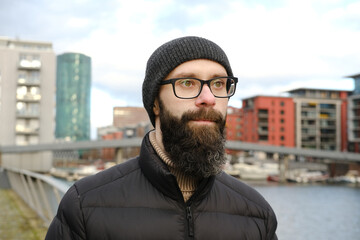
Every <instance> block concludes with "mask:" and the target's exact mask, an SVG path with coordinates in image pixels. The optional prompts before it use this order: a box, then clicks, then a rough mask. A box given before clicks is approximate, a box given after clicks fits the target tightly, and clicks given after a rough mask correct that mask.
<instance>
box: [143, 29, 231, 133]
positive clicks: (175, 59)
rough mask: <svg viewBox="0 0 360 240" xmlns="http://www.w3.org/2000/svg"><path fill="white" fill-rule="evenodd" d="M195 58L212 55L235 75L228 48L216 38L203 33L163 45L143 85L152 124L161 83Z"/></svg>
mask: <svg viewBox="0 0 360 240" xmlns="http://www.w3.org/2000/svg"><path fill="white" fill-rule="evenodd" d="M194 59H209V60H212V61H215V62H218V63H220V64H221V65H222V66H223V67H224V68H225V70H226V71H227V74H228V76H233V73H232V70H231V67H230V63H229V60H228V58H227V57H226V54H225V52H224V51H223V50H222V49H221V48H220V47H219V46H218V45H217V44H215V43H214V42H212V41H209V40H207V39H205V38H201V37H193V36H190V37H182V38H177V39H174V40H172V41H170V42H167V43H165V44H163V45H161V46H160V47H159V48H158V49H156V50H155V52H154V53H153V54H152V55H151V56H150V58H149V60H148V62H147V66H146V72H145V79H144V82H143V87H142V95H143V103H144V107H145V109H146V111H147V112H148V115H149V118H150V120H151V123H152V124H153V126H155V115H154V112H153V106H154V101H155V98H156V97H157V96H158V94H159V89H160V85H159V83H160V82H161V81H162V80H164V79H165V78H166V77H167V75H169V73H170V72H171V71H172V70H173V69H174V68H176V67H177V66H179V65H180V64H182V63H184V62H187V61H190V60H194Z"/></svg>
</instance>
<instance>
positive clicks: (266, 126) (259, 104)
mask: <svg viewBox="0 0 360 240" xmlns="http://www.w3.org/2000/svg"><path fill="white" fill-rule="evenodd" d="M242 111H243V112H242V114H243V117H242V121H241V127H240V128H241V131H242V134H241V135H242V137H241V138H242V139H241V140H242V141H244V142H253V143H263V144H269V145H275V146H286V147H294V146H295V132H294V131H295V114H294V102H293V99H292V98H289V97H275V96H255V97H251V98H247V99H243V106H242Z"/></svg>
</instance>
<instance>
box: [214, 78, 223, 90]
mask: <svg viewBox="0 0 360 240" xmlns="http://www.w3.org/2000/svg"><path fill="white" fill-rule="evenodd" d="M212 85H213V87H215V88H222V87H223V86H225V83H224V81H222V80H220V79H218V80H215V81H213V83H212Z"/></svg>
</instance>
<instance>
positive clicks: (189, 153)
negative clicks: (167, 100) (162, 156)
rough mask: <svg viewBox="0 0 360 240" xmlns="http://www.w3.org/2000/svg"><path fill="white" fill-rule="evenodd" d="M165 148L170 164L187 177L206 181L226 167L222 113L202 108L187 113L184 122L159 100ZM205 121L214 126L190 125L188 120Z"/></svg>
mask: <svg viewBox="0 0 360 240" xmlns="http://www.w3.org/2000/svg"><path fill="white" fill-rule="evenodd" d="M159 106H160V127H161V131H162V137H163V145H164V148H165V150H166V152H167V153H168V155H169V157H170V159H171V161H172V162H173V163H174V166H175V167H176V168H177V169H180V171H182V172H183V173H184V174H185V175H187V176H192V177H197V178H207V177H210V176H214V175H216V174H218V173H219V172H221V170H222V166H223V165H224V164H225V136H224V128H225V118H224V117H223V116H222V115H221V113H220V112H218V111H215V110H209V109H205V108H202V109H200V110H199V111H196V112H195V111H187V112H185V113H184V114H183V115H182V117H181V119H179V118H177V117H176V116H173V115H172V114H171V113H170V112H169V111H168V110H167V109H166V108H165V107H164V104H163V103H162V102H161V101H159ZM196 119H202V120H204V119H206V120H210V121H213V122H215V123H216V124H215V126H190V124H189V121H191V120H196Z"/></svg>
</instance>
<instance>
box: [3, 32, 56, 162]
mask: <svg viewBox="0 0 360 240" xmlns="http://www.w3.org/2000/svg"><path fill="white" fill-rule="evenodd" d="M55 78H56V56H55V53H54V51H53V48H52V44H51V43H48V42H37V41H24V40H18V39H10V38H5V37H0V145H1V146H6V145H29V144H39V143H51V142H53V141H54V129H55ZM5 160H6V158H3V163H5V162H4V161H5ZM24 168H26V167H24Z"/></svg>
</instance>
